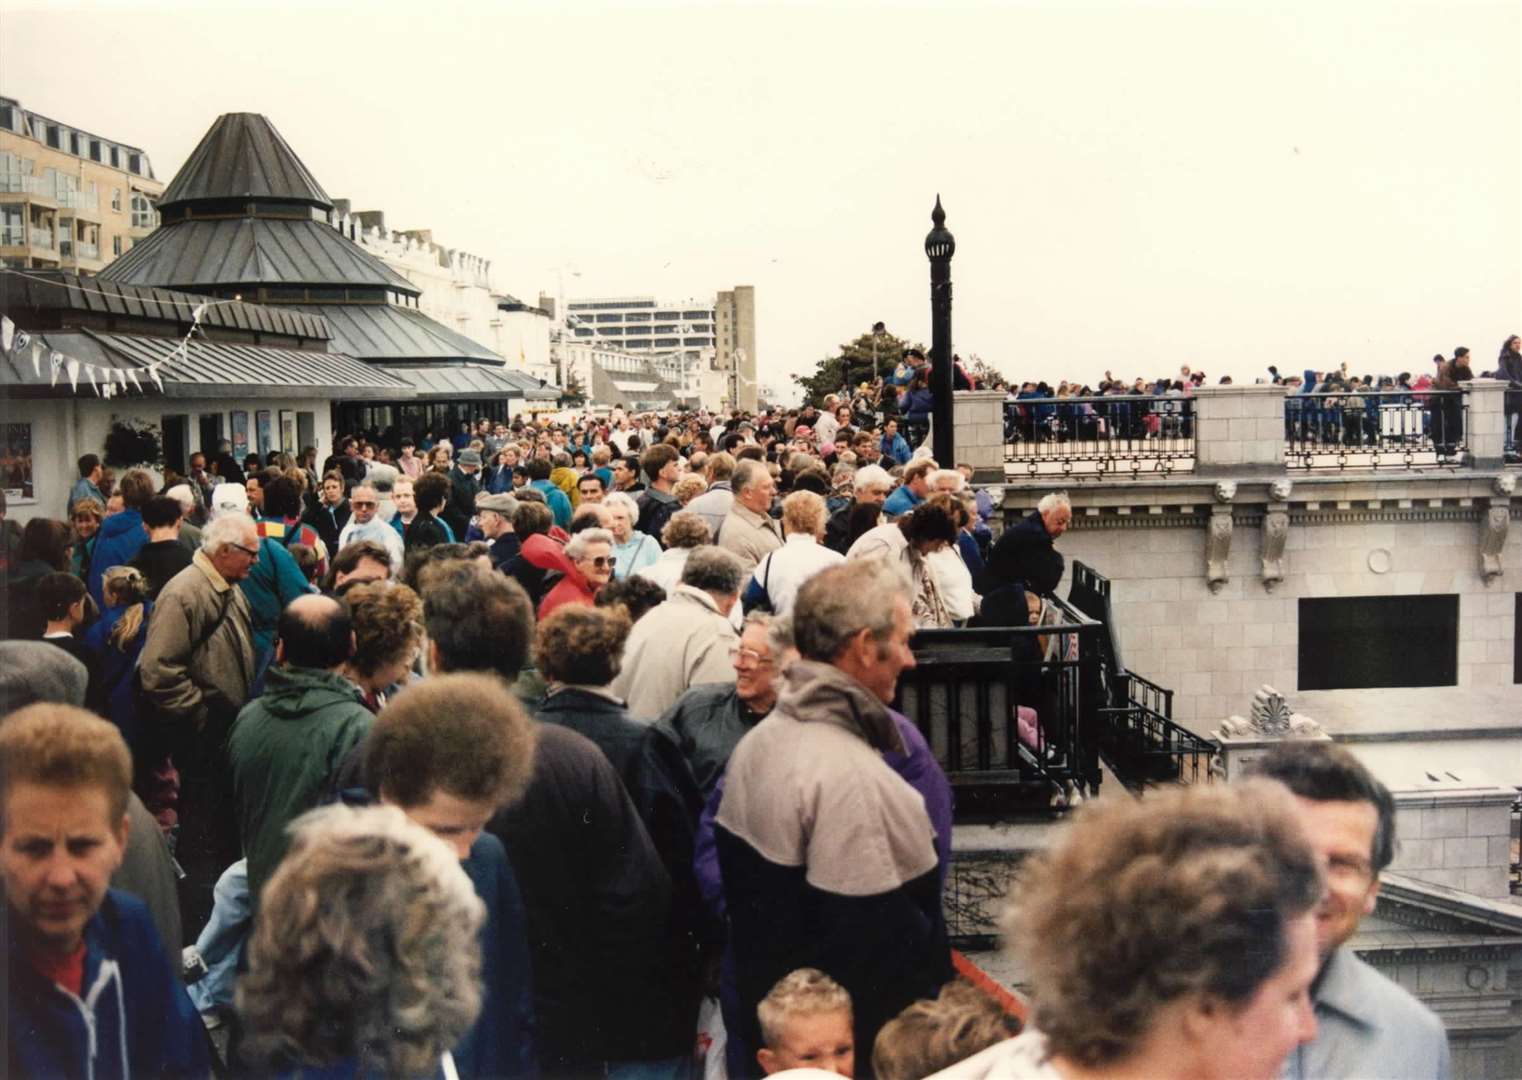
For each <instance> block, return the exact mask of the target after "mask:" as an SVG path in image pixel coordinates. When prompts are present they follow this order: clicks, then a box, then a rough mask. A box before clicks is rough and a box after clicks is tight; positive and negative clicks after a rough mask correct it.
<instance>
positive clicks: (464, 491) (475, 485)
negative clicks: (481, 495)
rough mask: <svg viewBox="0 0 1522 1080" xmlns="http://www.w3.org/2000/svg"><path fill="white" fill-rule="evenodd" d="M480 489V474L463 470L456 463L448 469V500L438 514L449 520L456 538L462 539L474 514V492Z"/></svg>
mask: <svg viewBox="0 0 1522 1080" xmlns="http://www.w3.org/2000/svg"><path fill="white" fill-rule="evenodd" d="M480 490H481V474H480V473H479V472H477V473H466V472H463V471H462V470H461V469H460V467H459V466H458V465H456V466H455V467H454V468H452V469H450V470H449V502H447V503H446V504H445V505H444V509H443V511H442V512H441V513H440V514H439V516H440V517H441V518H443V519H444V520H445V521H447V522H449V527H450V528H451V529H453V530H454V534H455V537H456V538H457V539H464V537H465V533H466V532H467V531H468V530H469V529H470V519H471V518H473V517H475V515H476V494H477V493H478V492H479V491H480Z"/></svg>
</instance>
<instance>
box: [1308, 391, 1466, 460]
mask: <svg viewBox="0 0 1522 1080" xmlns="http://www.w3.org/2000/svg"><path fill="white" fill-rule="evenodd" d="M1468 431H1469V399H1468V397H1467V396H1466V395H1465V394H1464V392H1463V391H1462V390H1423V391H1419V392H1418V391H1409V390H1399V391H1390V390H1379V391H1369V392H1358V393H1347V392H1340V391H1338V392H1330V393H1314V394H1292V395H1290V396H1288V397H1286V398H1285V399H1284V438H1285V444H1286V445H1285V464H1286V465H1287V466H1288V467H1289V468H1292V469H1414V468H1421V467H1423V466H1428V467H1438V466H1456V465H1460V464H1462V463H1463V460H1464V457H1465V455H1466V453H1467V452H1468V449H1469V446H1468V442H1467V435H1468Z"/></svg>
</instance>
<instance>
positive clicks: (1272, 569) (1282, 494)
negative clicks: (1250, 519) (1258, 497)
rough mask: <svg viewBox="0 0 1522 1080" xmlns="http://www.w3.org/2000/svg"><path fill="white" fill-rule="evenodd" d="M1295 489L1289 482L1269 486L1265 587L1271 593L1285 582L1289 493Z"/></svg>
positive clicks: (1264, 558)
mask: <svg viewBox="0 0 1522 1080" xmlns="http://www.w3.org/2000/svg"><path fill="white" fill-rule="evenodd" d="M1293 487H1294V485H1293V484H1291V483H1290V481H1288V480H1275V481H1274V482H1273V483H1272V484H1270V485H1269V486H1268V500H1269V501H1268V508H1267V510H1265V511H1264V514H1263V587H1264V588H1265V589H1267V590H1268V591H1269V592H1273V591H1274V586H1275V585H1278V584H1279V583H1280V582H1282V581H1283V580H1284V545H1285V542H1286V541H1288V540H1289V493H1290V490H1291V489H1292V488H1293Z"/></svg>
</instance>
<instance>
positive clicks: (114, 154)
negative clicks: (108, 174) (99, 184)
mask: <svg viewBox="0 0 1522 1080" xmlns="http://www.w3.org/2000/svg"><path fill="white" fill-rule="evenodd" d="M111 167H112V168H113V169H120V168H121V167H122V159H121V152H120V151H119V150H117V149H116V147H114V146H113V147H112V148H111Z"/></svg>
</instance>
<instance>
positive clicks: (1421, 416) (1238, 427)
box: [957, 379, 1522, 485]
mask: <svg viewBox="0 0 1522 1080" xmlns="http://www.w3.org/2000/svg"><path fill="white" fill-rule="evenodd" d="M959 396H960V395H959ZM976 407H977V408H982V407H984V406H981V405H979V406H976ZM987 407H989V408H993V407H994V406H993V405H989V406H987ZM1002 409H1003V416H1002V419H1003V424H1002V446H1001V447H1000V448H998V449H995V448H993V447H991V446H987V445H985V440H986V439H988V438H990V437H992V438H998V437H999V429H998V428H997V427H990V426H987V425H984V424H982V423H981V422H979V423H976V424H971V425H969V424H964V423H963V422H962V421H961V420H960V419H959V420H958V424H957V447H958V449H957V452H958V456H959V459H964V458H965V459H968V460H973V459H976V460H978V461H985V462H986V463H987V472H986V473H985V475H984V480H986V481H987V482H996V480H995V479H994V477H996V476H997V475H998V471H996V470H995V468H994V464H993V463H994V461H1000V462H1001V463H1002V466H1003V468H1002V470H1000V471H1002V477H1003V480H1004V482H1005V483H1007V484H1020V483H1021V482H1022V481H1025V482H1029V483H1032V484H1049V483H1050V484H1057V483H1062V482H1064V481H1071V482H1073V483H1075V484H1079V485H1083V484H1091V483H1106V482H1112V481H1116V480H1131V479H1136V480H1158V481H1162V480H1167V479H1169V478H1176V479H1177V480H1178V481H1181V482H1187V481H1189V480H1190V479H1191V478H1194V477H1198V478H1200V479H1204V478H1206V477H1209V476H1226V477H1242V476H1252V475H1261V476H1264V477H1268V478H1272V476H1273V475H1284V474H1285V473H1289V474H1291V475H1293V474H1296V473H1316V472H1327V471H1342V472H1352V473H1357V472H1367V473H1371V474H1380V473H1386V474H1388V473H1394V472H1403V473H1417V472H1422V471H1433V470H1450V471H1451V470H1454V469H1459V468H1489V467H1495V466H1503V465H1514V464H1517V463H1519V460H1522V454H1519V451H1522V445H1519V435H1522V422H1519V413H1522V386H1515V385H1511V386H1508V384H1507V383H1505V382H1503V381H1499V380H1494V379H1475V380H1473V381H1472V382H1469V383H1466V384H1464V388H1463V389H1460V390H1423V391H1413V390H1396V391H1390V390H1386V391H1368V392H1352V393H1350V392H1333V393H1312V394H1291V395H1288V396H1286V394H1285V393H1284V388H1283V387H1279V386H1263V385H1254V386H1229V385H1228V386H1212V387H1201V388H1199V389H1197V390H1196V391H1195V393H1194V395H1193V396H1192V397H1178V396H1173V395H1166V396H1154V395H1142V394H1125V395H1114V396H1104V397H1090V398H1073V397H1069V398H1019V399H1013V400H1007V401H1005V402H1004V403H1003V406H1002ZM964 447H966V448H967V449H966V451H965V453H964Z"/></svg>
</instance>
